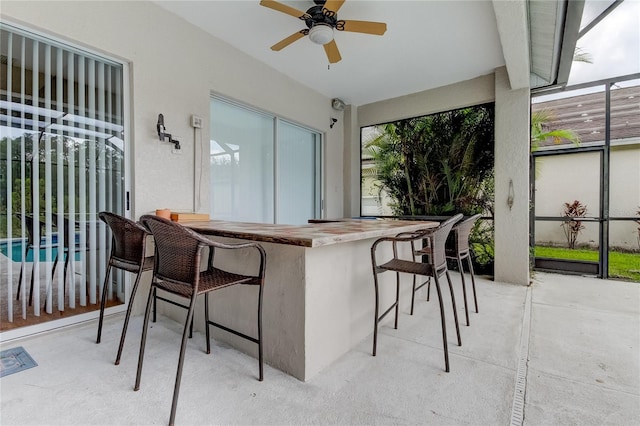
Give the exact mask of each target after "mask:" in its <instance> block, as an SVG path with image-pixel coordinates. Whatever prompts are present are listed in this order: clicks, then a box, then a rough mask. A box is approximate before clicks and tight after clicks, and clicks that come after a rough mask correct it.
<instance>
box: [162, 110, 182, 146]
mask: <svg viewBox="0 0 640 426" xmlns="http://www.w3.org/2000/svg"><path fill="white" fill-rule="evenodd" d="M156 129H157V130H158V138H160V142H164V141H165V140H167V138H168V142H170V143H172V144H173V146H174V147H175V149H180V142H179V141H177V140H176V139H173V138H172V137H171V134H170V133H167V132H166V128H165V127H164V115H162V114H158V123H157V124H156Z"/></svg>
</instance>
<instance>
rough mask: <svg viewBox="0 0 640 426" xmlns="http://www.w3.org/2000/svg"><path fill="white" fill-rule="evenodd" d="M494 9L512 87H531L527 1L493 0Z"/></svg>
mask: <svg viewBox="0 0 640 426" xmlns="http://www.w3.org/2000/svg"><path fill="white" fill-rule="evenodd" d="M493 10H494V12H495V15H496V21H497V25H498V34H499V35H500V43H501V44H502V54H503V55H504V60H505V63H506V66H507V73H508V74H509V83H510V84H511V89H512V90H516V89H523V88H529V75H530V67H529V31H528V28H527V3H526V2H524V1H520V0H493Z"/></svg>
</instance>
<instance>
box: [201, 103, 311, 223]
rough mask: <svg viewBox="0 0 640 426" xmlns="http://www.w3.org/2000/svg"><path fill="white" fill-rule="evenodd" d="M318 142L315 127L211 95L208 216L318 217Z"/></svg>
mask: <svg viewBox="0 0 640 426" xmlns="http://www.w3.org/2000/svg"><path fill="white" fill-rule="evenodd" d="M320 147H321V143H320V134H319V133H318V132H315V131H313V130H311V129H307V128H304V127H301V126H297V125H295V124H293V123H290V122H287V121H285V120H282V119H280V118H278V117H275V116H273V115H270V114H267V113H264V112H262V111H257V110H254V109H251V108H247V107H244V106H242V105H238V104H236V103H232V102H229V101H227V100H224V99H221V98H216V97H214V98H212V100H211V142H210V177H211V181H210V188H211V194H210V197H211V198H210V199H211V207H210V209H211V210H210V214H211V217H212V218H213V219H219V220H231V221H239V222H259V223H281V224H292V225H293V224H303V223H307V221H308V220H309V219H313V218H318V217H320V203H321V196H320V194H321V191H320V182H321V180H320V158H321V155H320V153H321V151H320Z"/></svg>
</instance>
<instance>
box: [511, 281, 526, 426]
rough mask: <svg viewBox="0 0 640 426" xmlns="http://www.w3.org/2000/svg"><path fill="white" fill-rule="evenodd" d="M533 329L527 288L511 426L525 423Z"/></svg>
mask: <svg viewBox="0 0 640 426" xmlns="http://www.w3.org/2000/svg"><path fill="white" fill-rule="evenodd" d="M530 328H531V287H527V295H526V298H525V302H524V314H523V315H522V334H521V335H520V358H519V359H518V369H517V371H516V384H515V389H514V391H513V403H512V405H511V422H510V425H511V426H522V424H523V422H524V398H525V392H526V389H527V369H528V367H529V332H530Z"/></svg>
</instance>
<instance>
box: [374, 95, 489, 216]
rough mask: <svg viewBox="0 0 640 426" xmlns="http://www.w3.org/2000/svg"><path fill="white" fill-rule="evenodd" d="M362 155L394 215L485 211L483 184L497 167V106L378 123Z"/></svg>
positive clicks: (484, 106)
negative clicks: (494, 144) (494, 111)
mask: <svg viewBox="0 0 640 426" xmlns="http://www.w3.org/2000/svg"><path fill="white" fill-rule="evenodd" d="M376 130H377V132H376V135H375V137H373V138H372V140H370V141H369V142H367V143H366V144H365V145H364V151H363V155H365V156H368V157H370V158H372V159H373V161H374V163H375V167H374V169H373V170H375V177H376V179H377V181H378V182H379V183H378V191H379V193H380V192H382V191H384V192H386V193H387V194H388V195H389V196H390V197H391V199H392V200H393V202H392V205H391V209H392V211H393V213H394V215H447V214H452V213H454V212H462V213H465V214H474V213H478V212H483V210H482V206H481V203H480V202H479V200H480V198H481V196H482V183H483V181H484V180H485V179H486V178H487V177H489V176H490V175H491V173H492V171H493V162H494V161H493V106H492V105H483V106H477V107H470V108H463V109H459V110H454V111H448V112H444V113H438V114H433V115H429V116H424V117H418V118H412V119H407V120H398V121H394V122H391V123H387V124H384V125H380V126H377V129H376Z"/></svg>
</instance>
